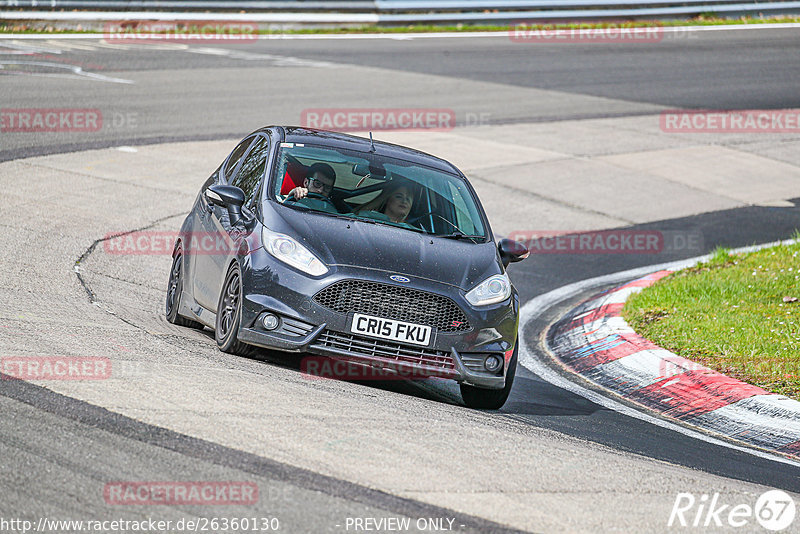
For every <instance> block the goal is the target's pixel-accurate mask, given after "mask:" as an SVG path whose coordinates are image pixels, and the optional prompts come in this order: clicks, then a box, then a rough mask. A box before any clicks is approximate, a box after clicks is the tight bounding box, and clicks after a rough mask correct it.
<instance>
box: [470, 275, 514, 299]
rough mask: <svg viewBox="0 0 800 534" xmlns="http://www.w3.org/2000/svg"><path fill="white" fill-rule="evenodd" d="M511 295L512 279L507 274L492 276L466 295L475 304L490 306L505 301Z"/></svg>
mask: <svg viewBox="0 0 800 534" xmlns="http://www.w3.org/2000/svg"><path fill="white" fill-rule="evenodd" d="M510 296H511V280H509V279H508V275H506V274H496V275H494V276H490V277H489V278H487V279H486V280H484V281H483V282H481V283H480V284H478V285H477V286H475V287H474V288H472V289H471V290H470V291H469V292H468V293H467V295H466V298H467V301H468V302H469V303H470V304H472V305H473V306H488V305H489V304H496V303H498V302H503V301H504V300H506V299H507V298H508V297H510Z"/></svg>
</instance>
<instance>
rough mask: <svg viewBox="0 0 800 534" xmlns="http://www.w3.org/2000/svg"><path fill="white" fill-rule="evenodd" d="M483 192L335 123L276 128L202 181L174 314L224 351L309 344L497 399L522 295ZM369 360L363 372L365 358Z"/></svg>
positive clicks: (511, 364) (417, 156) (516, 249)
mask: <svg viewBox="0 0 800 534" xmlns="http://www.w3.org/2000/svg"><path fill="white" fill-rule="evenodd" d="M527 255H528V251H527V250H526V249H525V247H524V246H522V245H520V244H518V243H516V242H514V241H510V240H506V239H504V240H501V241H500V242H499V243H497V244H495V242H494V237H493V235H492V231H491V229H490V227H489V223H488V221H487V219H486V214H485V213H484V211H483V208H482V207H481V205H480V203H479V201H478V198H477V196H476V195H475V191H474V190H473V189H472V187H471V186H470V184H469V182H468V181H467V179H466V178H465V177H464V175H463V174H462V173H461V172H460V171H459V170H458V169H456V168H455V167H454V166H453V165H451V164H450V163H448V162H446V161H444V160H442V159H439V158H436V157H434V156H430V155H428V154H424V153H422V152H418V151H416V150H412V149H409V148H405V147H401V146H397V145H392V144H388V143H383V142H378V141H375V142H373V141H372V140H371V139H363V138H359V137H354V136H349V135H344V134H340V133H333V132H325V131H319V130H309V129H303V128H297V127H281V126H271V127H266V128H263V129H261V130H258V131H256V132H254V133H252V134H251V135H249V136H247V137H246V138H245V139H244V140H243V141H242V142H241V143H239V144H238V145H237V146H236V148H234V150H233V152H231V154H230V155H229V156H228V158H227V159H226V160H225V161H224V162H223V163H222V165H220V167H219V168H218V169H217V170H216V171H215V172H214V173H213V174H212V175H211V177H210V178H208V180H206V182H205V183H204V184H203V187H202V189H201V190H200V193H199V194H198V196H197V199H196V201H195V203H194V206H193V209H192V211H191V213H190V214H189V215H188V216H187V217H186V220H185V221H184V223H183V226H182V227H181V231H180V235H179V238H178V240H177V242H176V245H175V250H174V252H173V263H172V269H171V272H170V277H169V285H168V289H167V299H166V315H167V319H168V320H169V321H170V322H172V323H174V324H178V325H182V326H188V327H194V328H203V327H204V326H208V327H210V328H212V329H213V330H214V331H215V338H216V341H217V344H218V346H219V348H220V349H221V350H223V351H225V352H230V353H234V354H248V353H250V352H252V351H253V349H254V347H264V348H268V349H273V350H281V351H290V352H298V353H306V354H314V355H320V356H326V357H330V358H332V360H331V361H335V362H341V361H346V362H348V365H354V366H356V367H358V368H370V369H372V368H378V369H380V370H381V371H386V372H387V373H388V374H390V375H393V376H400V377H410V378H418V377H429V376H435V377H439V378H447V379H452V380H455V381H457V382H458V383H459V384H460V387H461V393H462V397H463V399H464V402H465V404H466V405H467V406H470V407H473V408H483V409H498V408H500V407H501V406H502V405H503V404H504V403H505V401H506V399H507V398H508V394H509V392H510V390H511V386H512V384H513V381H514V375H515V371H516V366H517V352H518V345H519V341H518V332H517V331H518V323H519V298H518V295H517V292H516V290H515V289H514V287H513V286H512V284H511V282H510V280H509V278H508V276H507V274H506V267H507V266H508V264H509V263H510V262H514V261H519V260H521V259H523V258H525V257H527ZM362 365H363V366H366V367H361V366H362Z"/></svg>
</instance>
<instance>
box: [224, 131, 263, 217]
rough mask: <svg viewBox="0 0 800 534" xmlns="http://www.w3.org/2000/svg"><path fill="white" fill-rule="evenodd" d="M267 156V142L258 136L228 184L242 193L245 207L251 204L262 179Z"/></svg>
mask: <svg viewBox="0 0 800 534" xmlns="http://www.w3.org/2000/svg"><path fill="white" fill-rule="evenodd" d="M268 155H269V140H268V139H267V138H266V137H264V136H259V137H258V139H257V140H256V142H255V143H253V148H252V149H251V150H250V152H248V154H247V156H246V157H245V158H244V162H243V163H242V166H241V167H240V168H239V172H238V173H237V174H236V176H235V177H234V178H233V180H232V181H231V182H229V183H230V184H231V185H235V186H236V187H238V188H239V189H241V190H242V191H244V199H245V200H244V203H245V206H247V205H249V204H250V203H251V201H252V200H253V197H254V196H255V194H256V191H258V186H259V184H260V183H261V179H262V178H263V177H264V171H265V169H266V163H267V156H268Z"/></svg>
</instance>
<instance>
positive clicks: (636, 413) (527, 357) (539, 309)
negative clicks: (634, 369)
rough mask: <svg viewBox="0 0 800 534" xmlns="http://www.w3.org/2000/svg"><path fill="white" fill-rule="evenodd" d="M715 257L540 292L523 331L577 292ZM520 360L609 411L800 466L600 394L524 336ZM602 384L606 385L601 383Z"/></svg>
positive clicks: (523, 314) (523, 315)
mask: <svg viewBox="0 0 800 534" xmlns="http://www.w3.org/2000/svg"><path fill="white" fill-rule="evenodd" d="M794 242H795V241H794V240H792V239H789V240H786V241H776V242H772V243H765V244H763V245H756V246H752V247H743V248H739V249H735V250H732V251H731V252H733V253H739V252H751V251H754V250H759V249H762V248H767V247H771V246H775V245H778V244H791V243H794ZM710 257H711V255H710V254H707V255H705V256H698V257H695V258H690V259H687V260H680V261H675V262H670V263H662V264H658V265H650V266H647V267H640V268H637V269H630V270H627V271H620V272H617V273H612V274H607V275H604V276H598V277H595V278H590V279H588V280H582V281H580V282H575V283H572V284H569V285H566V286H563V287H560V288H558V289H554V290H553V291H550V292H548V293H545V294H544V295H539V296H538V297H534V298H532V299H531V300H529V301H528V302H526V303H525V305H524V306H523V307H522V309H520V318H519V322H520V325H521V326H520V332H524V330H525V327H526V326H527V325H528V324H529V323H530V322H531V321H533V320H535V319H537V318H538V317H540V316H541V315H542V313H543V312H544V311H545V310H547V309H549V308H550V307H551V306H553V305H555V304H557V303H559V302H561V301H563V300H565V299H568V298H571V297H574V296H575V295H578V294H580V293H581V292H583V291H587V290H590V289H592V288H595V287H600V286H603V285H608V284H614V283H617V282H624V281H627V280H631V279H634V278H639V277H642V276H645V275H648V274H650V273H653V272H656V271H661V270H679V269H684V268H687V267H691V266H692V265H695V264H697V263H698V262H701V261H705V260H707V259H709V258H710ZM519 363H520V365H522V366H523V367H525V368H526V369H528V370H529V371H531V372H532V373H534V374H536V375H537V376H539V377H540V378H542V379H543V380H546V381H547V382H549V383H551V384H553V385H554V386H556V387H559V388H561V389H565V390H567V391H569V392H571V393H574V394H576V395H580V396H581V397H583V398H585V399H587V400H589V401H591V402H593V403H595V404H598V405H600V406H602V407H604V408H608V409H609V410H614V411H615V412H618V413H621V414H623V415H627V416H629V417H633V418H634V419H639V420H640V421H644V422H647V423H650V424H653V425H656V426H659V427H661V428H664V429H667V430H672V431H675V432H678V433H680V434H683V435H685V436H688V437H691V438H695V439H699V440H701V441H705V442H706V443H710V444H713V445H719V446H721V447H727V448H729V449H733V450H736V451H739V452H744V453H746V454H751V455H753V456H757V457H759V458H763V459H766V460H772V461H774V462H779V463H783V464H788V465H792V466H794V467H800V462H798V461H796V460H791V459H789V458H786V457H783V456H779V455H778V454H777V453H770V452H766V451H761V450H758V449H751V448H749V447H743V446H739V445H736V444H734V443H730V442H727V441H723V440H721V439H717V438H715V437H713V436H710V435H708V434H704V433H702V432H700V431H695V430H692V429H690V428H687V427H685V426H682V425H679V424H675V423H671V422H669V421H665V420H663V419H659V418H658V417H654V416H652V415H649V414H647V413H645V412H644V411H640V410H637V409H635V408H632V407H630V406H628V405H626V404H623V403H621V402H618V401H616V400H614V399H613V398H611V397H610V396H607V395H604V394H601V393H598V392H597V391H594V390H591V389H588V388H585V387H583V386H581V385H580V384H578V383H577V382H573V381H572V380H569V379H568V378H566V376H564V375H562V374H560V373H559V372H557V371H555V370H553V369H551V368H550V367H548V366H547V365H546V364H545V363H544V362H542V361H541V360H539V359H538V358H536V357H534V356H533V353H532V351H531V349H530V348H529V347H528V344H527V342H526V341H525V337H524V336H522V343H521V345H520V352H519ZM598 387H602V386H598ZM609 395H615V394H614V393H613V392H609Z"/></svg>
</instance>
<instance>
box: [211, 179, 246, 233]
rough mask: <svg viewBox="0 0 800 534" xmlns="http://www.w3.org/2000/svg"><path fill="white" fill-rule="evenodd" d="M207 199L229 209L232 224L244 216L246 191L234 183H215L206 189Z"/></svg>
mask: <svg viewBox="0 0 800 534" xmlns="http://www.w3.org/2000/svg"><path fill="white" fill-rule="evenodd" d="M205 197H206V200H208V201H209V202H211V203H212V204H215V205H217V206H222V207H223V208H227V209H228V215H229V216H230V220H231V226H233V225H234V224H236V223H237V222H239V220H241V218H242V206H243V205H244V191H242V190H241V189H239V188H238V187H236V186H233V185H221V184H214V185H212V186H210V187H209V188H208V189H206V191H205Z"/></svg>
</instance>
